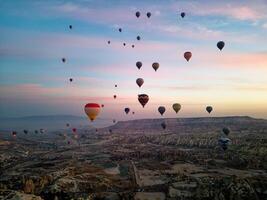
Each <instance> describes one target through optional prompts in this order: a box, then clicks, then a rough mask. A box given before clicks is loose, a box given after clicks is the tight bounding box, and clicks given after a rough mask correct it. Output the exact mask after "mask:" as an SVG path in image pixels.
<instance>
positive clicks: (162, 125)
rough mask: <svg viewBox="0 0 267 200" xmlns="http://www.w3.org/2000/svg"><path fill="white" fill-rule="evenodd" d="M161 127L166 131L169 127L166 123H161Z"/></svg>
mask: <svg viewBox="0 0 267 200" xmlns="http://www.w3.org/2000/svg"><path fill="white" fill-rule="evenodd" d="M161 127H162V128H163V129H164V130H165V129H166V127H167V126H166V123H165V122H162V123H161Z"/></svg>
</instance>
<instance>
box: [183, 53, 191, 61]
mask: <svg viewBox="0 0 267 200" xmlns="http://www.w3.org/2000/svg"><path fill="white" fill-rule="evenodd" d="M191 57H192V53H191V52H190V51H187V52H185V53H184V58H185V59H186V60H187V62H188V61H189V60H190V59H191Z"/></svg>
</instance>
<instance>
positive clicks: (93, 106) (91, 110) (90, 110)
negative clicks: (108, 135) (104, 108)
mask: <svg viewBox="0 0 267 200" xmlns="http://www.w3.org/2000/svg"><path fill="white" fill-rule="evenodd" d="M84 111H85V113H86V115H87V116H88V118H89V119H90V120H91V121H94V120H95V118H96V117H97V115H98V114H99V113H100V106H99V105H98V104H97V103H88V104H86V105H85V106H84Z"/></svg>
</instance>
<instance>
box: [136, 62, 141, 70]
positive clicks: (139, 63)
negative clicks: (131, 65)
mask: <svg viewBox="0 0 267 200" xmlns="http://www.w3.org/2000/svg"><path fill="white" fill-rule="evenodd" d="M136 67H137V68H138V69H140V68H141V67H142V62H140V61H138V62H136Z"/></svg>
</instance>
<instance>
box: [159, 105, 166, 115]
mask: <svg viewBox="0 0 267 200" xmlns="http://www.w3.org/2000/svg"><path fill="white" fill-rule="evenodd" d="M165 110H166V109H165V107H164V106H160V107H158V111H159V113H160V114H161V115H163V114H164V113H165Z"/></svg>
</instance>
